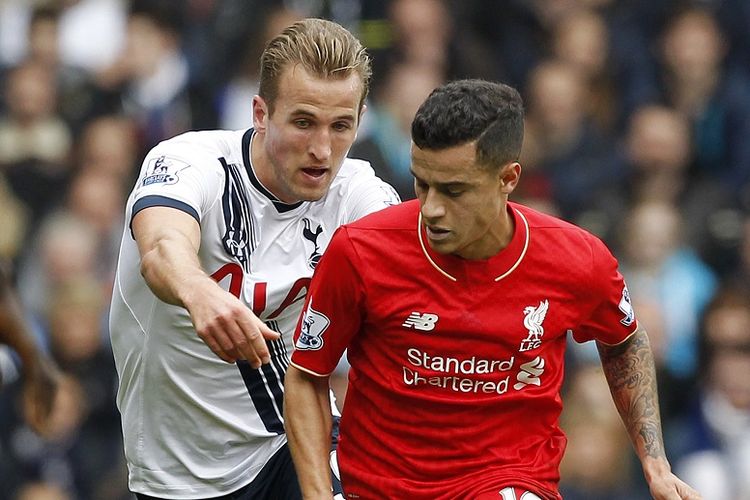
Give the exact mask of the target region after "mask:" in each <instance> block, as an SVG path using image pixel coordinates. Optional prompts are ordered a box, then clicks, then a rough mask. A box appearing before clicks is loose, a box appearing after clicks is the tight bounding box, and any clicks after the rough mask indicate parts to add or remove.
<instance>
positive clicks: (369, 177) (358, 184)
mask: <svg viewBox="0 0 750 500" xmlns="http://www.w3.org/2000/svg"><path fill="white" fill-rule="evenodd" d="M361 163H363V164H364V165H362V168H361V169H360V171H358V172H357V174H356V175H354V176H353V178H352V182H351V185H350V187H349V192H348V195H347V197H346V205H347V206H346V210H345V213H344V220H342V221H340V222H341V224H348V223H349V222H354V221H355V220H357V219H361V218H362V217H364V216H365V215H368V214H371V213H373V212H377V211H379V210H382V209H384V208H387V207H390V206H391V205H398V204H399V203H401V198H400V197H399V196H398V193H397V192H396V190H395V189H393V186H391V185H390V184H388V183H387V182H385V181H384V180H382V179H381V178H380V177H378V176H377V175H375V172H374V171H373V169H372V167H371V166H370V165H369V164H368V163H366V162H361Z"/></svg>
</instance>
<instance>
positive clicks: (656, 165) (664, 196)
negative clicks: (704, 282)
mask: <svg viewBox="0 0 750 500" xmlns="http://www.w3.org/2000/svg"><path fill="white" fill-rule="evenodd" d="M622 142H623V145H622V147H620V148H619V149H618V150H617V151H616V153H615V154H614V155H613V156H615V157H616V158H617V160H616V161H617V162H618V163H620V167H619V169H620V170H622V171H624V172H626V177H625V178H624V179H613V180H612V181H611V182H609V183H608V185H607V186H605V187H602V188H601V189H599V190H598V191H597V192H596V193H594V194H593V195H592V196H593V199H594V201H593V202H592V203H591V205H590V207H589V208H588V209H587V210H586V211H584V212H583V213H582V214H580V216H579V219H578V222H580V223H581V224H582V225H584V226H585V227H587V228H588V229H590V230H592V231H594V232H595V233H596V234H599V235H600V236H602V237H603V238H604V239H605V240H607V241H609V242H610V243H612V244H613V245H616V244H617V243H618V242H617V234H618V233H619V232H620V228H621V225H622V222H623V220H624V217H625V213H626V212H627V211H628V209H629V207H632V206H633V205H635V204H637V203H639V202H645V201H662V202H665V203H668V204H670V205H674V206H675V207H677V208H678V209H679V210H680V212H681V213H682V215H683V217H684V219H685V220H689V221H690V224H686V225H685V226H684V227H683V238H684V242H685V243H686V244H687V245H689V246H690V247H692V248H693V249H694V250H695V251H696V252H697V253H698V254H699V255H700V256H701V257H702V258H704V259H705V260H706V262H707V263H709V264H710V265H711V266H712V267H713V268H714V269H715V270H717V271H718V272H726V271H727V270H728V266H730V265H731V262H732V258H731V254H732V253H733V252H734V251H735V248H736V245H737V242H738V240H739V234H738V233H739V232H738V229H737V227H735V228H734V229H733V230H731V228H730V229H728V228H727V227H726V224H724V223H722V222H721V221H722V220H723V219H725V218H734V219H736V218H737V217H739V215H738V213H737V205H736V203H735V202H734V201H733V199H732V197H731V195H730V193H729V192H728V190H727V189H726V188H725V187H724V186H723V184H722V183H721V182H720V181H719V180H718V179H716V177H715V176H714V175H712V174H711V173H710V172H693V171H691V165H692V159H693V148H692V142H691V133H690V124H689V122H688V120H687V119H686V118H685V117H684V116H683V115H682V114H680V113H679V112H677V111H675V110H673V109H671V108H668V107H665V106H658V105H650V106H644V107H641V108H639V109H638V110H637V111H636V112H635V113H634V114H633V115H632V116H631V118H630V121H629V126H628V130H627V134H626V135H625V137H624V140H623V141H622ZM735 226H736V225H735Z"/></svg>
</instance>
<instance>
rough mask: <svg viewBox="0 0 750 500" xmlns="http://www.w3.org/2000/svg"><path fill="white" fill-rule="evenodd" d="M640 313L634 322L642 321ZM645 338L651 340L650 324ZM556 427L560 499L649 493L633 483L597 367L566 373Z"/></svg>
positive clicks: (620, 499)
mask: <svg viewBox="0 0 750 500" xmlns="http://www.w3.org/2000/svg"><path fill="white" fill-rule="evenodd" d="M638 311H639V317H640V318H641V320H642V321H643V319H644V318H643V316H642V315H641V313H640V310H638ZM643 323H644V324H647V325H649V338H650V337H651V323H648V322H647V321H643ZM563 398H564V401H565V406H564V408H563V412H562V415H561V417H560V426H561V427H562V429H563V430H564V431H565V434H566V435H567V436H568V445H567V448H566V449H565V456H564V457H563V460H562V463H561V464H560V477H561V481H560V493H561V494H562V495H563V498H565V500H632V499H634V498H646V497H647V496H648V490H647V489H645V485H644V484H643V481H642V480H636V479H635V478H636V476H637V475H636V472H637V471H636V470H635V467H634V465H635V463H634V455H633V452H632V449H631V448H630V446H629V443H628V435H627V433H626V432H625V431H624V430H623V428H622V423H621V422H620V417H619V415H618V413H617V409H616V408H615V405H614V404H613V403H612V397H611V396H610V392H609V387H608V386H607V382H606V379H605V378H604V372H603V371H602V368H601V365H599V364H598V363H585V364H583V365H581V366H579V367H577V368H576V369H575V370H573V371H572V372H571V373H570V379H569V380H568V381H567V382H566V386H565V388H564V393H563Z"/></svg>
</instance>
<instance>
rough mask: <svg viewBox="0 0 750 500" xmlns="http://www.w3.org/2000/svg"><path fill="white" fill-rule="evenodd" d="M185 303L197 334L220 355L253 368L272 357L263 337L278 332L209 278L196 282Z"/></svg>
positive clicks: (226, 359) (268, 338)
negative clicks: (245, 363) (242, 361)
mask: <svg viewBox="0 0 750 500" xmlns="http://www.w3.org/2000/svg"><path fill="white" fill-rule="evenodd" d="M184 303H185V307H186V308H187V310H188V312H189V313H190V318H191V319H192V321H193V325H194V326H195V331H196V332H197V333H198V336H199V337H200V338H201V339H203V341H204V342H205V343H206V345H208V347H209V348H210V349H211V350H212V351H213V352H214V353H215V354H216V355H217V356H219V357H220V358H221V359H223V360H224V361H226V362H227V363H234V362H235V361H237V360H238V359H244V360H247V362H248V363H249V364H250V365H251V366H252V367H253V368H259V367H260V366H261V364H266V363H269V362H270V361H271V355H270V354H269V352H268V346H267V345H266V340H276V339H278V338H279V333H277V332H275V331H273V330H271V329H270V328H268V326H267V325H266V324H265V323H264V322H263V321H261V320H260V319H259V318H258V317H257V316H256V315H255V314H253V312H252V311H251V310H250V309H249V308H248V307H247V306H246V305H245V304H243V303H242V302H241V301H240V300H239V299H238V298H237V297H235V296H234V295H232V294H230V293H229V292H227V291H225V290H223V289H222V288H221V287H220V286H219V285H217V284H216V282H214V281H213V280H212V279H210V278H206V279H201V280H200V281H199V282H198V283H196V284H195V286H194V287H193V289H192V292H191V294H190V297H189V298H188V299H187V300H184Z"/></svg>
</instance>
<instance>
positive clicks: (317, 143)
mask: <svg viewBox="0 0 750 500" xmlns="http://www.w3.org/2000/svg"><path fill="white" fill-rule="evenodd" d="M308 151H309V153H310V154H311V155H312V156H313V157H314V158H315V161H316V162H320V163H328V160H329V159H330V158H331V151H332V148H331V134H330V132H329V131H328V129H327V128H326V127H320V128H319V129H318V130H317V131H316V132H315V134H313V136H312V138H311V141H310V146H309V148H308Z"/></svg>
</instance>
